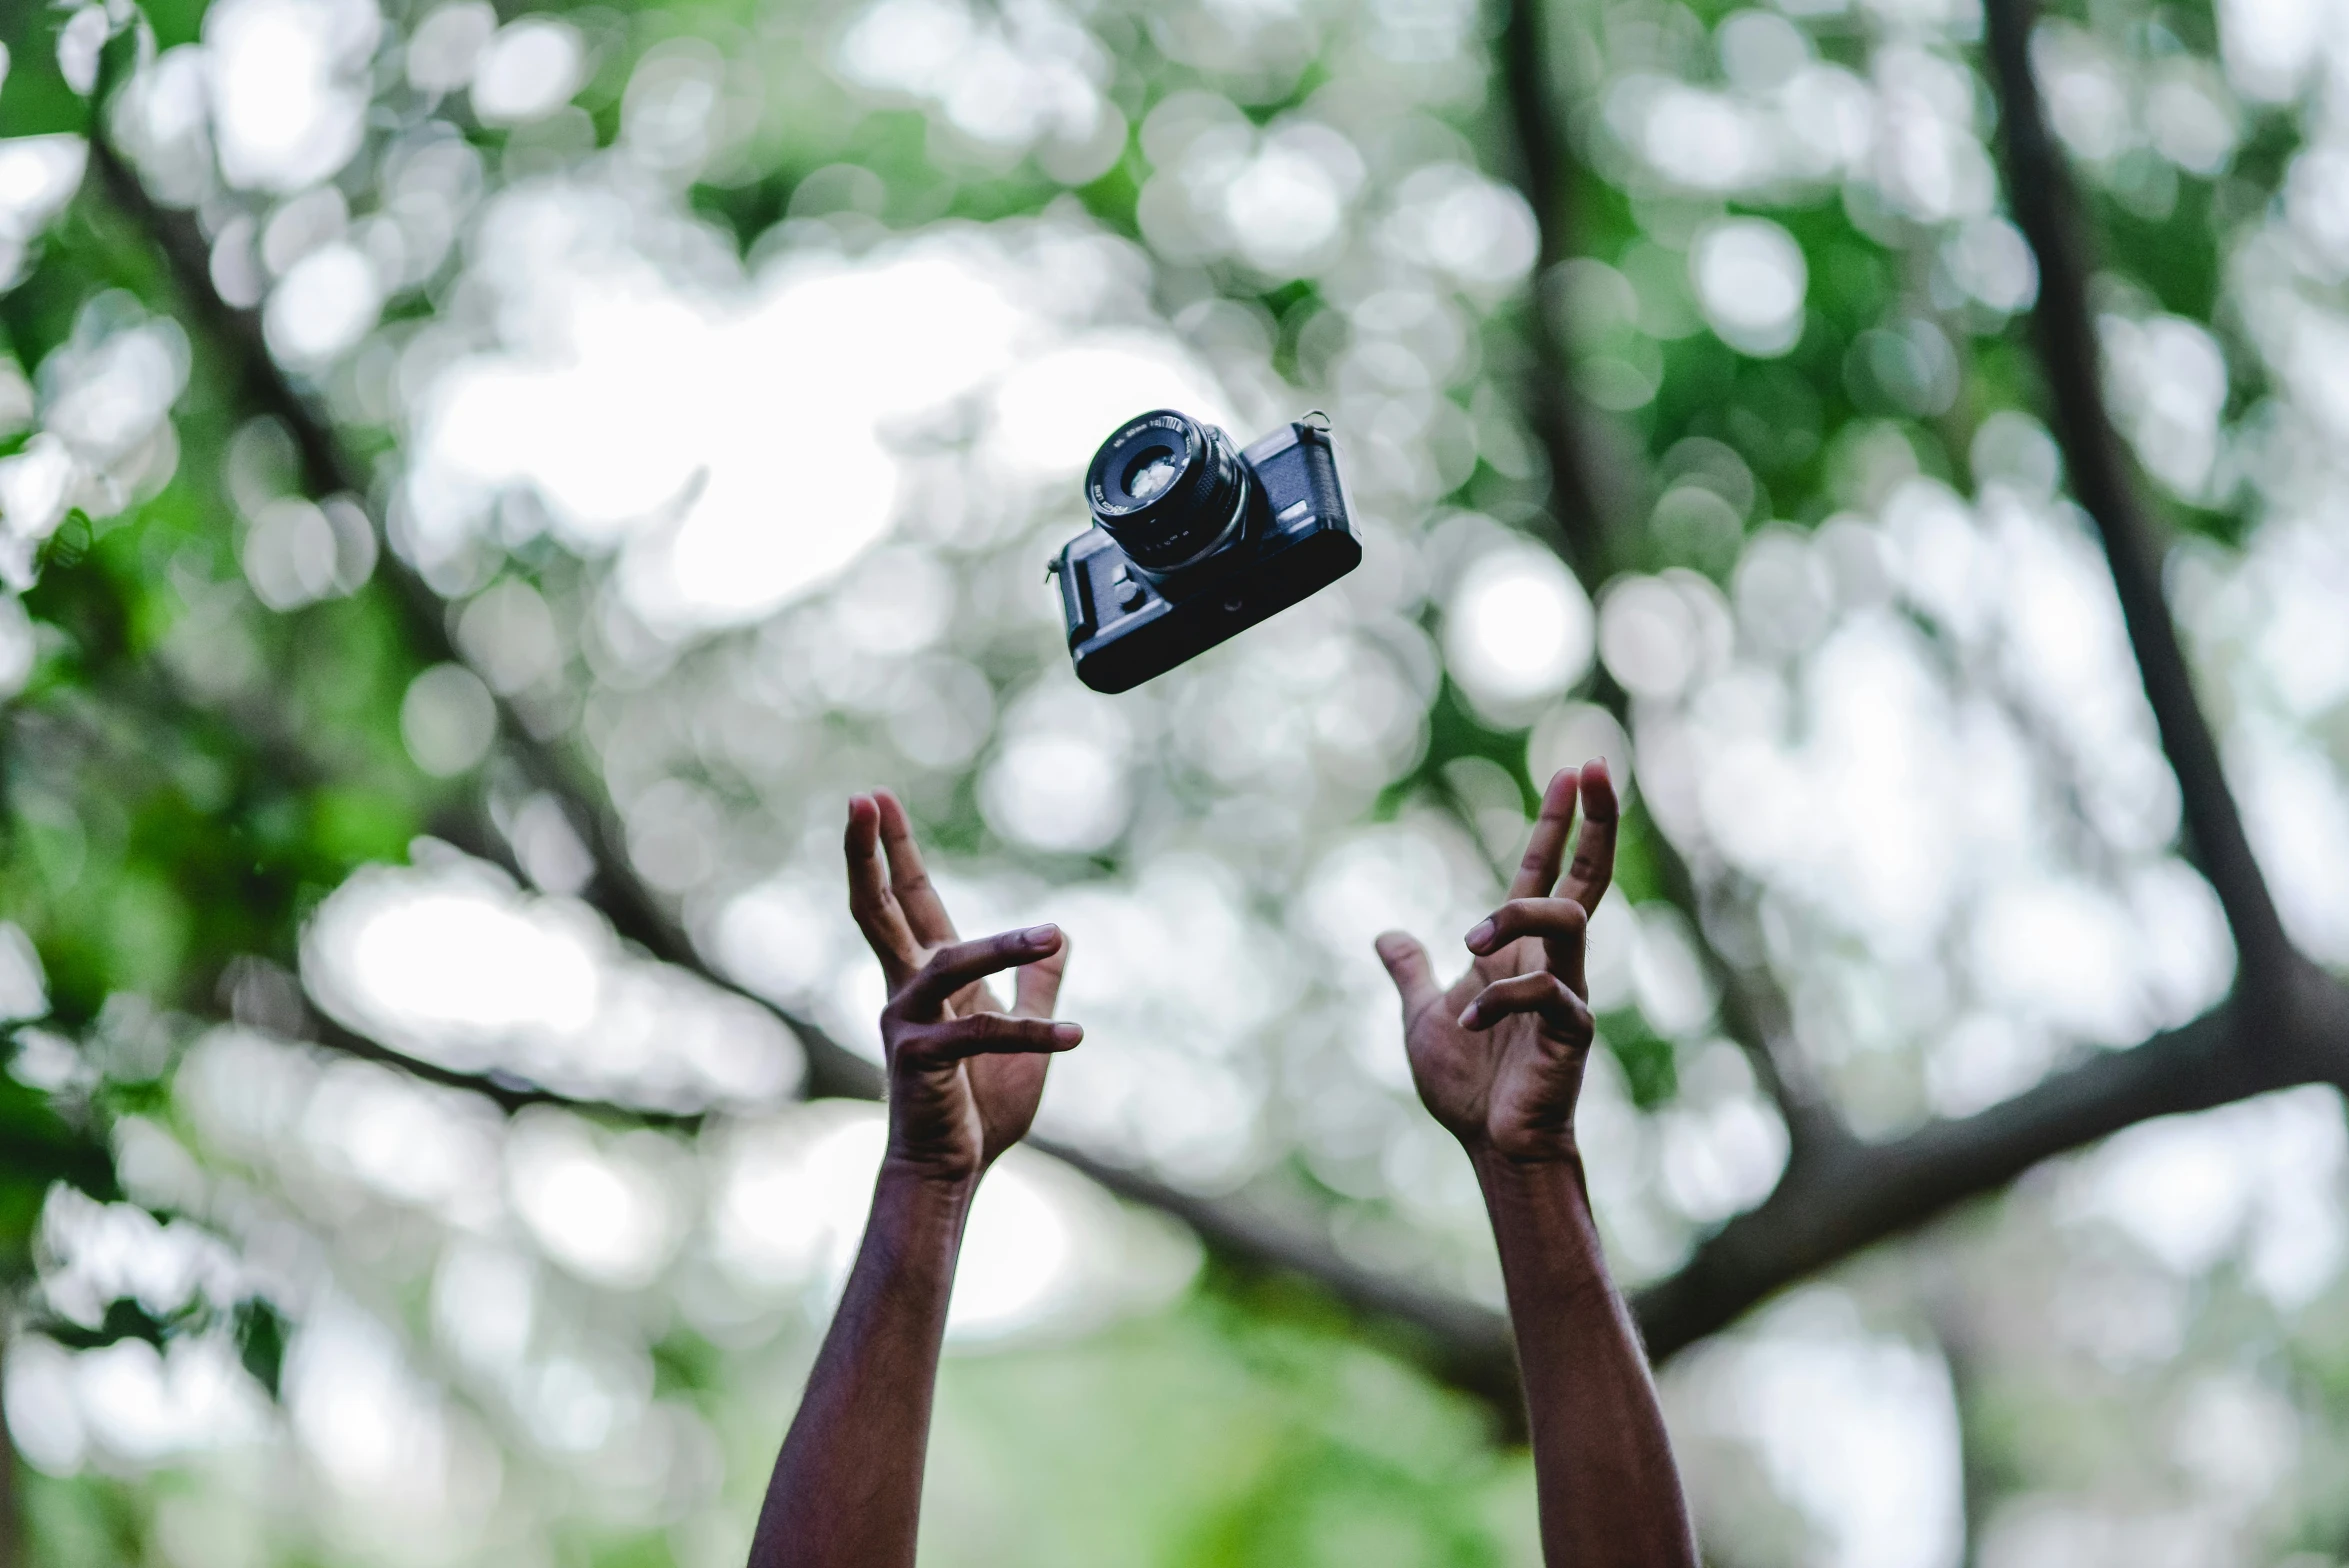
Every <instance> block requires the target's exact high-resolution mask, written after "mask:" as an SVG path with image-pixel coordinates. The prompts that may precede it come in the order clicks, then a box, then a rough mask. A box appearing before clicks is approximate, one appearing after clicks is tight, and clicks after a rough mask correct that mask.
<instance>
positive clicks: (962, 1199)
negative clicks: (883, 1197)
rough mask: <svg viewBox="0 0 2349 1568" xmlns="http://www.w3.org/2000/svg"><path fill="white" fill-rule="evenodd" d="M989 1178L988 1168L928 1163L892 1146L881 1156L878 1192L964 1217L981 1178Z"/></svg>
mask: <svg viewBox="0 0 2349 1568" xmlns="http://www.w3.org/2000/svg"><path fill="white" fill-rule="evenodd" d="M985 1174H986V1168H985V1167H984V1166H976V1167H974V1166H966V1165H963V1164H962V1163H960V1162H959V1161H957V1162H952V1163H947V1162H941V1161H938V1160H934V1159H927V1158H924V1157H923V1156H921V1155H918V1154H909V1153H907V1152H906V1151H905V1150H903V1149H899V1148H896V1147H894V1146H892V1147H891V1148H889V1149H888V1150H887V1151H886V1152H885V1153H884V1154H883V1155H882V1156H881V1171H880V1175H879V1177H878V1179H877V1180H876V1181H875V1183H874V1192H875V1194H876V1195H878V1194H881V1193H889V1194H891V1195H892V1196H895V1197H898V1198H901V1199H904V1200H906V1201H909V1202H911V1203H913V1204H916V1205H918V1206H920V1207H921V1208H924V1209H935V1210H938V1211H940V1212H948V1213H955V1214H960V1213H961V1212H962V1211H963V1210H966V1209H968V1208H969V1207H970V1202H971V1199H972V1197H973V1196H974V1195H975V1194H976V1193H977V1192H978V1190H979V1178H980V1177H981V1176H984V1175H985Z"/></svg>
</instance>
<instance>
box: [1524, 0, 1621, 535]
mask: <svg viewBox="0 0 2349 1568" xmlns="http://www.w3.org/2000/svg"><path fill="white" fill-rule="evenodd" d="M1543 4H1544V0H1502V6H1503V11H1502V17H1501V72H1502V79H1503V83H1504V85H1505V87H1506V89H1507V95H1508V105H1509V126H1510V132H1511V135H1512V138H1513V140H1514V141H1515V143H1516V151H1517V167H1518V170H1519V178H1520V184H1521V186H1522V188H1523V193H1524V196H1525V199H1526V202H1527V204H1528V205H1530V206H1531V207H1532V208H1533V211H1534V217H1535V225H1534V227H1535V232H1536V234H1537V235H1538V236H1539V245H1538V248H1537V250H1536V252H1535V262H1534V274H1533V298H1532V301H1531V307H1532V311H1533V332H1532V334H1531V337H1532V340H1533V341H1532V347H1533V369H1532V374H1531V375H1530V376H1529V377H1528V378H1527V384H1526V387H1525V397H1526V401H1527V402H1528V403H1529V404H1531V405H1532V409H1533V415H1534V425H1535V430H1536V435H1537V438H1538V439H1539V440H1540V442H1541V445H1542V449H1543V455H1544V456H1546V457H1547V458H1548V459H1549V467H1550V509H1551V512H1552V514H1553V516H1554V517H1555V518H1556V520H1557V525H1558V533H1557V536H1556V539H1555V540H1554V541H1553V542H1555V543H1557V544H1558V547H1559V554H1560V555H1562V556H1564V557H1565V558H1566V564H1567V566H1568V567H1569V568H1571V569H1573V570H1575V571H1576V572H1579V573H1580V574H1581V575H1582V576H1583V578H1584V579H1585V580H1586V581H1591V582H1596V581H1597V580H1598V579H1599V578H1600V577H1601V576H1602V575H1603V574H1604V568H1605V564H1606V545H1607V532H1608V530H1607V522H1606V519H1605V518H1604V517H1603V516H1602V515H1601V514H1600V510H1599V498H1598V493H1597V492H1596V491H1595V490H1594V489H1592V487H1591V483H1590V478H1591V472H1590V465H1589V464H1588V463H1586V462H1584V461H1583V456H1582V448H1583V444H1584V443H1583V433H1582V428H1581V426H1582V410H1581V405H1580V402H1579V400H1578V399H1577V398H1576V397H1575V395H1574V379H1573V375H1572V373H1571V372H1572V367H1571V366H1570V365H1569V364H1568V363H1567V355H1566V344H1567V342H1568V338H1567V328H1568V325H1569V323H1568V322H1567V320H1566V313H1565V310H1564V307H1563V302H1562V301H1561V300H1560V299H1559V297H1558V278H1557V277H1556V269H1557V267H1558V264H1559V263H1560V262H1563V261H1565V260H1567V259H1568V258H1569V257H1570V256H1571V255H1572V253H1573V251H1572V245H1571V242H1570V239H1569V235H1570V233H1571V226H1570V224H1569V223H1568V221H1567V215H1568V214H1569V213H1570V212H1571V211H1572V209H1573V203H1574V175H1575V168H1574V159H1573V155H1572V153H1571V152H1570V150H1569V148H1568V144H1567V141H1566V138H1565V137H1564V136H1563V135H1561V134H1560V133H1559V131H1558V128H1557V123H1556V120H1557V116H1556V113H1555V112H1554V108H1553V105H1552V102H1551V91H1552V83H1551V81H1550V70H1549V64H1550V52H1549V48H1548V44H1547V39H1546V33H1547V30H1548V19H1547V18H1546V17H1545V16H1544V14H1543V12H1542V6H1543Z"/></svg>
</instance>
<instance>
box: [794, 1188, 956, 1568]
mask: <svg viewBox="0 0 2349 1568" xmlns="http://www.w3.org/2000/svg"><path fill="white" fill-rule="evenodd" d="M971 1191H972V1188H971V1187H970V1186H968V1185H963V1184H955V1183H944V1182H938V1181H935V1180H928V1179H925V1178H923V1177H921V1176H918V1175H914V1174H910V1173H908V1172H905V1171H903V1170H901V1169H898V1168H896V1167H894V1166H891V1165H888V1164H884V1165H883V1166H882V1169H881V1177H880V1180H879V1181H878V1183H876V1185H875V1187H874V1190H873V1208H872V1214H871V1217H870V1219H869V1220H868V1221H867V1222H866V1225H865V1237H864V1243H863V1245H862V1247H861V1248H860V1249H859V1250H858V1252H857V1258H856V1266H855V1268H854V1269H853V1270H851V1272H850V1274H849V1276H848V1288H847V1290H846V1292H845V1293H844V1294H843V1295H842V1296H841V1299H840V1308H839V1310H838V1311H837V1312H835V1313H834V1314H833V1316H832V1327H831V1330H830V1332H829V1333H827V1334H826V1335H825V1336H824V1344H823V1348H822V1349H821V1350H820V1351H819V1352H818V1353H817V1355H816V1362H815V1366H814V1368H813V1370H811V1371H810V1372H809V1374H808V1380H807V1390H806V1392H805V1393H804V1394H803V1395H802V1396H801V1398H800V1404H799V1414H798V1416H797V1417H796V1418H795V1419H794V1420H793V1421H792V1423H791V1431H790V1435H789V1436H787V1437H785V1438H784V1440H783V1452H782V1455H781V1457H780V1458H778V1459H777V1460H776V1461H775V1475H774V1479H773V1480H772V1481H771V1482H770V1483H769V1484H768V1487H767V1500H766V1506H765V1507H764V1508H763V1509H761V1510H760V1513H759V1525H758V1534H757V1536H756V1537H755V1538H754V1539H753V1541H752V1544H751V1552H750V1563H751V1568H818V1565H820V1568H911V1565H912V1563H913V1560H914V1535H915V1529H916V1526H917V1525H918V1523H919V1521H920V1516H921V1499H922V1460H923V1452H924V1449H925V1447H926V1446H927V1443H928V1440H929V1433H930V1400H931V1394H932V1390H933V1386H934V1385H935V1383H936V1381H937V1374H938V1350H939V1344H940V1342H941V1340H942V1339H943V1338H944V1336H945V1332H946V1304H947V1298H948V1296H949V1294H950V1293H951V1291H952V1288H953V1284H954V1264H955V1257H956V1253H957V1251H958V1250H959V1248H960V1247H961V1244H962V1227H963V1219H964V1216H965V1215H966V1214H967V1213H968V1211H969V1206H970V1197H971Z"/></svg>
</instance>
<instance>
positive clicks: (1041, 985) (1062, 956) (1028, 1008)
mask: <svg viewBox="0 0 2349 1568" xmlns="http://www.w3.org/2000/svg"><path fill="white" fill-rule="evenodd" d="M1067 971H1068V935H1067V933H1065V932H1063V933H1062V935H1061V938H1060V946H1059V947H1058V948H1056V949H1054V950H1053V951H1052V952H1050V953H1048V954H1046V955H1045V956H1044V957H1042V958H1039V959H1037V960H1036V961H1035V962H1034V963H1032V964H1022V965H1020V973H1019V979H1018V981H1017V982H1016V983H1015V985H1014V987H1013V994H1012V1004H1011V1011H1012V1016H1014V1017H1015V1018H1050V1017H1051V1016H1052V1008H1053V1004H1055V1003H1056V1002H1058V1001H1059V1000H1060V977H1061V976H1062V975H1063V974H1065V973H1066V972H1067Z"/></svg>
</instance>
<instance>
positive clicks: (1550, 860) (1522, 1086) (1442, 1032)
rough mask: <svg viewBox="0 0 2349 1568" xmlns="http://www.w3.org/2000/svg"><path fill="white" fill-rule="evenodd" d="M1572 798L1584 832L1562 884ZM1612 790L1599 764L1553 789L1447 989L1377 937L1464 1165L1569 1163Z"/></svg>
mask: <svg viewBox="0 0 2349 1568" xmlns="http://www.w3.org/2000/svg"><path fill="white" fill-rule="evenodd" d="M1577 797H1579V798H1580V802H1581V806H1582V833H1581V837H1580V840H1579V842H1577V844H1576V845H1575V850H1574V861H1573V865H1572V866H1571V868H1569V869H1567V870H1566V873H1565V880H1564V882H1563V883H1561V882H1560V880H1559V870H1560V864H1561V862H1562V861H1563V860H1564V859H1565V853H1566V830H1567V828H1568V826H1569V825H1570V824H1571V823H1572V822H1573V820H1574V812H1575V804H1576V800H1577ZM1617 815H1618V812H1617V809H1616V801H1615V785H1614V782H1613V781H1612V780H1610V779H1609V778H1608V777H1607V765H1606V763H1604V762H1589V763H1585V764H1584V765H1583V766H1582V767H1581V768H1580V769H1574V768H1568V769H1565V770H1564V771H1562V772H1560V773H1559V774H1558V775H1557V776H1556V777H1555V778H1553V779H1551V780H1550V786H1549V788H1548V790H1546V791H1545V792H1544V794H1543V797H1542V807H1541V816H1540V819H1539V820H1537V821H1536V822H1535V823H1534V825H1533V833H1532V835H1531V837H1530V838H1529V839H1528V840H1527V842H1526V846H1525V858H1524V861H1523V863H1522V864H1521V865H1519V867H1518V869H1517V877H1516V880H1515V881H1513V882H1512V883H1511V884H1510V886H1509V897H1508V901H1507V902H1506V903H1504V904H1502V905H1501V907H1500V908H1498V909H1496V910H1494V911H1493V912H1492V914H1491V916H1490V917H1489V918H1487V919H1485V920H1483V921H1481V922H1479V923H1478V925H1477V926H1476V928H1475V929H1474V930H1472V931H1470V932H1469V933H1468V936H1467V945H1468V951H1469V952H1471V953H1473V954H1475V955H1476V961H1475V962H1474V963H1472V964H1470V965H1469V967H1468V972H1467V973H1466V974H1464V975H1462V976H1461V977H1460V979H1459V980H1458V982H1457V983H1455V984H1454V985H1453V986H1452V988H1451V989H1450V990H1449V991H1445V990H1443V989H1440V988H1439V987H1438V986H1437V985H1436V983H1435V977H1434V974H1433V972H1432V970H1431V968H1430V966H1429V964H1428V958H1427V950H1426V949H1425V948H1423V947H1421V946H1420V945H1419V943H1418V942H1417V941H1416V940H1415V939H1414V938H1412V937H1411V936H1410V934H1409V933H1407V932H1402V931H1389V932H1387V933H1386V934H1385V935H1384V936H1381V937H1380V938H1379V939H1378V956H1379V957H1380V958H1381V959H1382V960H1383V961H1384V962H1385V964H1386V966H1387V973H1388V974H1389V975H1391V976H1392V977H1393V978H1394V982H1395V989H1396V991H1397V992H1399V993H1400V994H1401V996H1402V999H1403V1046H1404V1050H1405V1051H1406V1052H1407V1053H1408V1055H1409V1056H1410V1058H1411V1079H1412V1082H1413V1083H1414V1084H1416V1085H1417V1086H1418V1089H1419V1098H1420V1100H1421V1102H1422V1103H1424V1104H1425V1105H1426V1106H1427V1108H1428V1111H1429V1112H1430V1113H1431V1114H1432V1115H1433V1116H1434V1117H1435V1119H1436V1120H1437V1121H1439V1122H1441V1123H1443V1125H1444V1126H1445V1128H1446V1129H1447V1130H1449V1131H1450V1132H1451V1133H1452V1135H1453V1136H1454V1137H1456V1138H1458V1139H1459V1140H1460V1142H1461V1144H1462V1146H1463V1147H1465V1148H1466V1149H1467V1150H1468V1152H1469V1154H1470V1155H1471V1157H1474V1156H1477V1155H1480V1154H1483V1153H1487V1152H1490V1153H1494V1154H1498V1155H1501V1156H1502V1157H1504V1158H1506V1159H1509V1160H1513V1161H1518V1162H1521V1163H1543V1162H1548V1161H1554V1160H1571V1159H1573V1158H1575V1150H1574V1105H1575V1101H1576V1100H1577V1099H1578V1098H1579V1097H1580V1095H1581V1093H1582V1069H1583V1064H1584V1063H1585V1062H1587V1061H1588V1060H1589V1058H1590V1047H1591V1041H1592V1039H1593V1038H1594V1035H1595V1026H1594V1024H1593V1023H1592V1020H1591V1014H1590V987H1589V986H1588V984H1586V983H1585V981H1584V978H1583V942H1584V933H1585V927H1586V925H1587V923H1588V921H1589V918H1590V912H1591V911H1592V910H1594V909H1596V908H1597V907H1598V904H1599V900H1600V898H1601V897H1603V896H1604V895H1605V893H1606V891H1607V884H1608V883H1609V882H1610V881H1612V880H1613V878H1614V874H1615V825H1616V818H1617Z"/></svg>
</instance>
